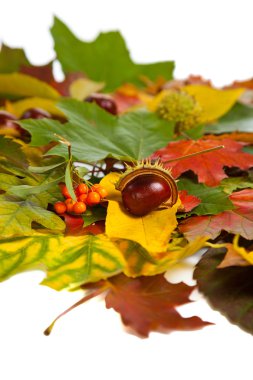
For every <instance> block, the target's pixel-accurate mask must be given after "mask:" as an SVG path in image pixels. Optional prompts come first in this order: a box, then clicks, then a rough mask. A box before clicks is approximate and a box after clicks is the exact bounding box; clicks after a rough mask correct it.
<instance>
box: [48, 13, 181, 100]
mask: <svg viewBox="0 0 253 380" xmlns="http://www.w3.org/2000/svg"><path fill="white" fill-rule="evenodd" d="M51 33H52V36H53V39H54V43H55V51H56V54H57V58H58V60H59V61H60V63H61V65H62V68H63V70H64V72H66V73H68V72H83V73H85V74H86V75H87V76H88V77H89V78H90V79H92V80H95V81H99V82H101V81H102V82H105V83H106V88H105V90H106V91H107V92H112V91H113V90H114V89H116V88H117V87H119V86H120V85H121V84H123V83H126V82H130V83H136V84H140V79H139V78H140V76H141V75H144V76H147V77H148V78H150V79H151V80H155V79H156V78H157V77H158V76H164V77H165V78H166V79H171V77H172V72H173V69H174V63H173V62H158V63H152V64H135V63H134V62H133V61H132V60H131V58H130V56H129V52H128V50H127V47H126V44H125V41H124V40H123V38H122V36H121V34H120V33H119V32H108V33H101V34H99V36H98V37H97V38H96V39H95V40H94V41H92V42H83V41H80V40H79V39H77V38H76V37H75V36H74V35H73V34H72V33H71V31H70V30H69V29H68V28H67V27H66V25H64V24H63V22H62V21H60V20H59V19H58V18H55V20H54V25H53V27H52V29H51Z"/></svg>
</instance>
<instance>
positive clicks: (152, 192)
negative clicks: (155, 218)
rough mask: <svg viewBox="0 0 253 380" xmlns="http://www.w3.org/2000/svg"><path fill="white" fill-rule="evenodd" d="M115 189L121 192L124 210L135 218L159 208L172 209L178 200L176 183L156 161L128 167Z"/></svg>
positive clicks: (167, 171)
mask: <svg viewBox="0 0 253 380" xmlns="http://www.w3.org/2000/svg"><path fill="white" fill-rule="evenodd" d="M115 187H116V189H117V190H119V191H121V195H122V202H123V206H124V208H125V209H126V210H127V211H128V212H129V213H130V214H132V215H135V216H144V215H147V214H149V213H150V212H151V211H154V210H156V209H158V208H160V207H172V206H173V205H174V204H175V203H176V202H177V199H178V189H177V185H176V181H175V180H174V178H173V177H172V176H171V174H170V171H169V170H167V169H165V168H164V167H163V166H162V164H161V163H160V162H158V161H156V162H155V163H154V164H153V163H151V162H150V161H142V162H141V163H139V164H137V165H135V166H133V167H130V166H128V167H127V171H126V172H125V173H124V174H123V175H122V176H121V178H120V179H119V181H118V182H117V183H116V185H115Z"/></svg>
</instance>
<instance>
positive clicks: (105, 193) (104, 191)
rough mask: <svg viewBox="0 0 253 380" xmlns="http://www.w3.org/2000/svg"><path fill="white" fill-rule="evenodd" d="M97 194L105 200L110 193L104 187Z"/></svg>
mask: <svg viewBox="0 0 253 380" xmlns="http://www.w3.org/2000/svg"><path fill="white" fill-rule="evenodd" d="M96 192H97V193H98V194H99V195H100V197H101V198H105V197H107V195H108V191H107V190H106V189H105V188H104V187H102V186H101V187H100V188H98V189H97V190H96Z"/></svg>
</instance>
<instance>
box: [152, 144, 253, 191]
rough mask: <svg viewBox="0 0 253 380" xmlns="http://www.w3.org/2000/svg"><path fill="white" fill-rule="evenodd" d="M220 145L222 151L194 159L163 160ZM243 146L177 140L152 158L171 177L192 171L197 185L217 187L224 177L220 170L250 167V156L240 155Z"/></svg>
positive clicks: (252, 164)
mask: <svg viewBox="0 0 253 380" xmlns="http://www.w3.org/2000/svg"><path fill="white" fill-rule="evenodd" d="M220 144H222V145H224V148H223V149H220V150H217V151H214V152H209V153H203V154H200V155H198V156H194V157H191V158H187V159H184V160H182V161H174V162H170V163H167V164H166V161H168V160H171V159H174V158H178V157H181V156H184V155H187V154H191V153H196V152H199V151H201V150H204V149H210V148H214V147H215V146H217V145H220ZM244 145H245V144H243V143H240V142H236V141H233V140H229V139H226V140H219V141H215V140H196V141H193V140H181V141H175V142H171V143H169V144H168V145H167V146H166V147H165V148H163V149H160V150H158V151H157V152H156V153H154V155H153V157H152V158H158V157H159V158H160V159H161V161H162V162H163V163H164V166H165V167H170V168H172V175H173V177H174V178H178V177H179V176H180V175H181V174H182V173H184V172H186V171H188V170H192V171H193V172H194V173H196V174H197V175H198V179H199V182H201V183H205V184H206V185H208V186H217V185H219V183H220V181H221V180H222V179H224V178H227V175H226V174H225V172H224V170H223V167H224V166H228V167H237V168H240V169H243V170H246V169H249V168H250V167H252V166H253V155H252V154H249V153H244V152H242V148H243V146H244Z"/></svg>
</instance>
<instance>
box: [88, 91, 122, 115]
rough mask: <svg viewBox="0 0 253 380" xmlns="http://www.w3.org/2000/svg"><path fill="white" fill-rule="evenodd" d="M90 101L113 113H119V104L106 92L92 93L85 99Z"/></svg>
mask: <svg viewBox="0 0 253 380" xmlns="http://www.w3.org/2000/svg"><path fill="white" fill-rule="evenodd" d="M85 101H86V102H88V103H96V104H97V105H98V106H99V107H101V108H103V109H104V110H105V111H107V112H110V113H111V114H113V115H117V113H118V111H117V105H116V103H115V101H114V100H113V99H112V98H111V97H109V96H108V95H105V94H92V95H90V96H88V98H86V99H85Z"/></svg>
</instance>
